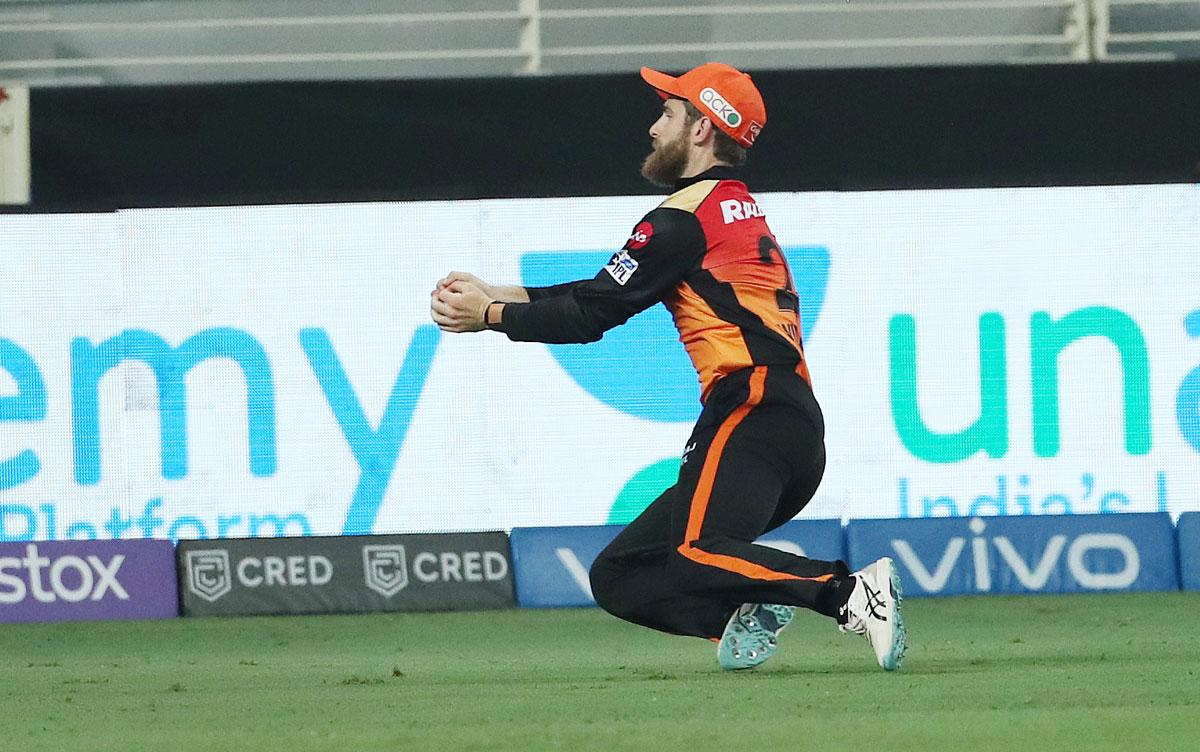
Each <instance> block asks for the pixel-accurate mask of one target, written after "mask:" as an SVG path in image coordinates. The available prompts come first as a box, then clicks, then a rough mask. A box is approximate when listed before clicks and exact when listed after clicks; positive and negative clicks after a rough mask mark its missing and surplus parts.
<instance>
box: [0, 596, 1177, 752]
mask: <svg viewBox="0 0 1200 752" xmlns="http://www.w3.org/2000/svg"><path fill="white" fill-rule="evenodd" d="M905 613H906V617H907V620H908V623H909V631H910V644H911V647H910V649H909V654H908V657H907V659H906V661H905V666H904V669H903V670H902V671H900V672H898V673H895V674H887V673H884V672H883V671H880V670H879V669H877V668H876V667H875V664H874V660H873V657H872V655H871V653H870V650H869V648H868V647H867V645H866V643H865V642H864V641H862V640H861V638H858V637H853V636H849V635H840V634H838V633H837V632H836V631H835V630H834V629H833V628H832V626H831V625H830V624H829V623H828V622H826V621H825V620H823V619H821V618H820V617H817V616H815V615H812V614H808V613H805V614H802V615H800V616H799V617H798V618H797V621H796V622H795V623H794V624H793V626H792V627H791V628H790V629H789V630H788V631H787V632H786V633H785V634H784V637H783V639H782V641H781V642H782V644H781V648H780V652H779V654H778V655H777V656H776V658H774V659H773V660H772V661H771V662H770V663H768V664H766V665H764V666H762V667H761V668H759V669H757V670H756V671H753V672H748V673H741V674H728V673H722V672H721V671H719V670H718V669H717V666H716V660H715V650H714V646H713V645H712V644H710V643H707V642H703V641H700V640H692V639H686V638H680V637H670V636H666V635H661V634H657V633H655V632H651V631H649V630H645V629H640V628H638V627H633V626H630V625H627V624H624V623H622V622H619V621H617V620H616V619H613V618H611V617H609V616H606V615H604V614H602V613H601V612H599V611H596V610H562V611H507V612H484V613H470V614H400V615H367V616H324V617H274V618H243V619H180V620H174V621H167V622H133V623H101V624H62V625H21V626H14V625H8V626H3V625H0V676H2V677H3V681H2V682H0V718H2V719H3V730H2V732H0V749H5V750H14V751H16V750H19V751H20V752H33V751H34V750H55V752H58V751H59V750H99V749H112V750H122V751H123V752H126V751H127V752H141V751H142V750H147V751H149V750H155V751H157V750H163V749H167V750H205V751H206V752H208V751H210V750H211V751H216V750H239V752H241V751H242V750H253V751H258V750H286V751H287V752H301V751H302V750H385V749H386V750H395V751H397V752H398V751H401V750H421V751H422V752H426V751H430V750H435V751H436V750H543V749H550V750H557V749H562V750H571V752H582V751H583V750H604V751H605V752H613V751H617V750H638V751H639V752H641V751H643V750H650V751H651V752H668V751H669V750H686V752H701V751H703V750H721V752H737V751H740V750H755V751H758V750H771V751H772V752H774V751H775V750H801V751H802V750H822V752H832V751H836V750H851V751H854V752H858V751H860V750H862V751H870V752H875V751H876V750H878V751H880V752H882V751H891V750H914V751H916V750H920V751H921V752H932V751H934V750H955V751H956V752H959V751H961V750H1005V752H1041V751H1043V750H1083V751H1087V752H1096V751H1099V750H1114V751H1117V750H1119V751H1120V752H1129V751H1130V750H1139V751H1140V750H1151V751H1153V752H1164V751H1168V750H1188V752H1195V751H1196V750H1198V749H1200V626H1198V625H1197V617H1198V616H1200V594H1196V593H1171V594H1127V595H1086V596H1032V597H988V598H953V599H925V600H910V601H908V602H907V603H906V604H905Z"/></svg>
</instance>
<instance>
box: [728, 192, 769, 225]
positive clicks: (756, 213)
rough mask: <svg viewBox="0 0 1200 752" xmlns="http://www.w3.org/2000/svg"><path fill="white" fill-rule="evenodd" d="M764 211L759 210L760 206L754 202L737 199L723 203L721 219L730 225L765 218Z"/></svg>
mask: <svg viewBox="0 0 1200 752" xmlns="http://www.w3.org/2000/svg"><path fill="white" fill-rule="evenodd" d="M765 216H766V214H764V213H763V210H762V209H759V208H758V204H756V203H754V202H753V201H739V200H737V199H732V198H731V199H729V200H727V201H722V202H721V218H722V219H723V220H725V224H727V225H730V224H733V223H734V222H738V221H740V220H743V219H750V218H751V217H765Z"/></svg>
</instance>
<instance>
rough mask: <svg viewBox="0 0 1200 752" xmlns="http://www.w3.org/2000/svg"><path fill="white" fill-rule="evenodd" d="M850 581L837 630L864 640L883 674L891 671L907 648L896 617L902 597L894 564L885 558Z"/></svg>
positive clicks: (899, 662)
mask: <svg viewBox="0 0 1200 752" xmlns="http://www.w3.org/2000/svg"><path fill="white" fill-rule="evenodd" d="M851 577H853V578H854V590H853V591H852V592H851V593H850V598H849V600H847V601H846V605H845V606H843V607H842V609H841V612H840V615H841V617H842V618H844V619H845V622H844V623H843V624H841V625H840V626H839V627H838V629H840V630H842V631H843V632H853V633H854V634H858V635H863V636H864V637H866V638H867V642H869V643H870V644H871V648H872V649H873V650H874V651H875V660H876V661H878V663H879V665H880V666H882V667H883V669H884V670H885V671H895V670H896V669H898V668H900V664H901V662H903V660H904V651H905V650H906V649H907V648H908V644H907V636H906V634H905V632H904V617H903V615H902V614H901V613H900V604H901V602H902V601H903V594H902V590H901V587H900V572H899V571H898V570H897V569H896V563H895V562H894V561H892V560H891V559H890V558H888V557H886V556H885V557H883V558H882V559H880V560H878V561H876V562H875V563H873V564H871V565H869V566H866V567H864V568H862V569H860V570H858V571H857V572H855V573H854V574H853V575H851Z"/></svg>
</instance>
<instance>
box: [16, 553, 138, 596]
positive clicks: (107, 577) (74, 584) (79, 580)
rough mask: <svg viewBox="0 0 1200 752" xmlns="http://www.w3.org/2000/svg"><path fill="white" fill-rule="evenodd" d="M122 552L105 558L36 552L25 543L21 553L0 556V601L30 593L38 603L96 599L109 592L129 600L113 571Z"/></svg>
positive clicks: (122, 560) (118, 566) (120, 563)
mask: <svg viewBox="0 0 1200 752" xmlns="http://www.w3.org/2000/svg"><path fill="white" fill-rule="evenodd" d="M124 563H125V556H124V555H123V554H117V555H115V556H113V557H111V558H110V559H108V560H107V561H105V560H104V559H101V558H100V557H98V556H87V557H85V558H80V557H78V556H60V557H58V558H56V559H51V558H50V557H48V556H40V555H39V554H38V547H37V546H36V545H35V544H32V543H31V544H29V545H28V546H26V547H25V556H24V557H22V558H17V557H15V556H3V557H0V603H2V604H6V605H11V604H16V603H20V602H22V601H24V600H25V599H26V598H27V597H28V596H30V595H32V596H33V599H34V600H36V601H38V602H40V603H54V602H55V601H66V602H67V603H78V602H80V601H83V600H93V601H98V600H101V599H103V598H104V597H105V596H106V595H108V594H109V593H111V594H112V595H113V596H114V597H116V598H117V599H118V600H123V601H127V600H129V593H127V592H125V588H123V587H122V586H121V582H120V580H118V579H117V573H118V572H119V571H120V569H121V565H122V564H124Z"/></svg>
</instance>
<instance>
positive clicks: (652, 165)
mask: <svg viewBox="0 0 1200 752" xmlns="http://www.w3.org/2000/svg"><path fill="white" fill-rule="evenodd" d="M690 132H691V125H690V124H689V123H688V122H687V110H685V109H684V107H683V102H681V101H680V100H678V99H668V100H667V101H665V102H663V108H662V114H661V115H659V117H658V120H655V121H654V125H651V126H650V144H651V146H652V147H653V148H654V151H652V152H650V154H649V155H648V156H647V157H646V159H645V161H643V162H642V177H644V178H646V179H647V180H649V181H650V182H651V183H654V184H655V185H661V186H664V187H668V188H669V187H670V186H672V185H673V184H674V183H675V181H676V180H678V179H679V178H680V177H682V176H683V171H684V170H685V169H687V164H688V151H689V147H690V146H691V143H690V139H689V138H688V137H689V135H690Z"/></svg>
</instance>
